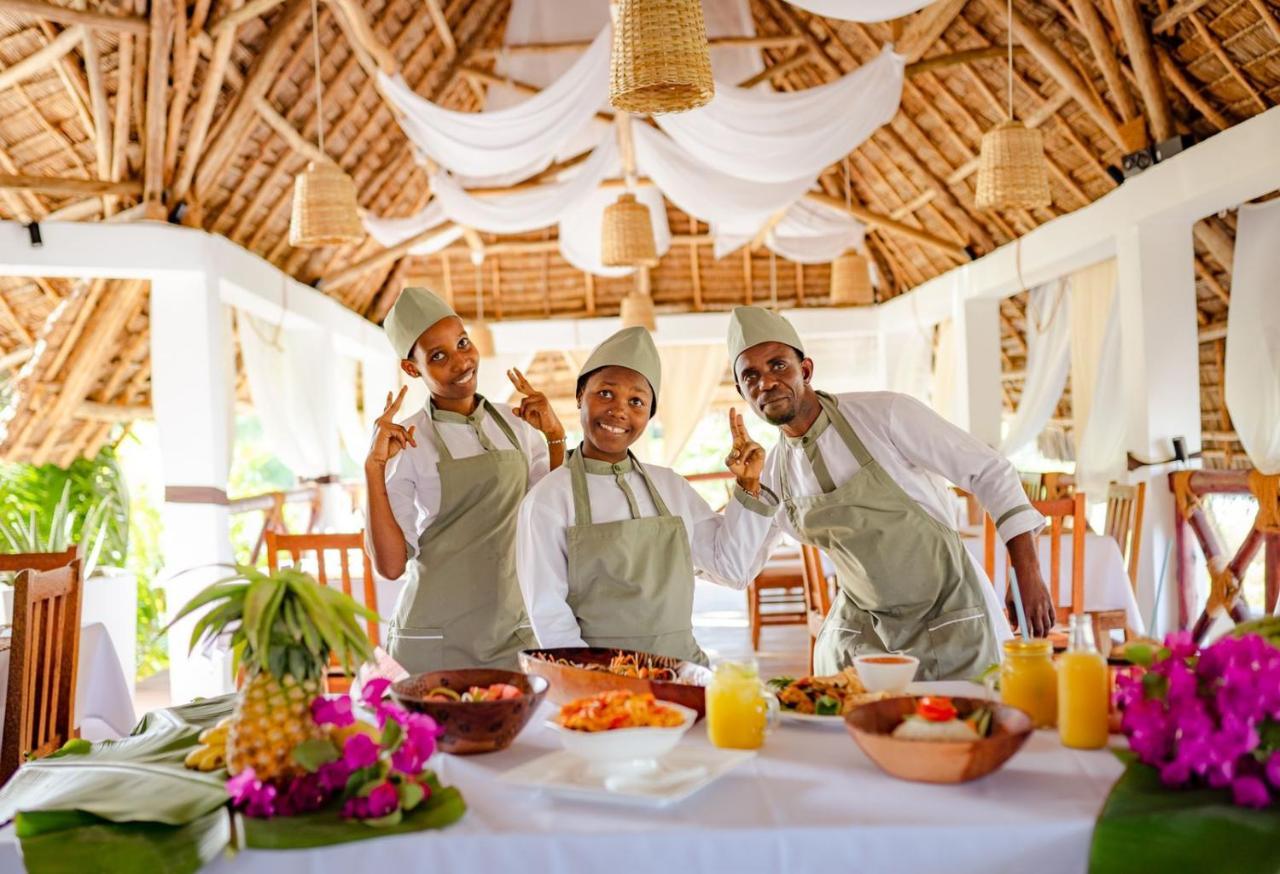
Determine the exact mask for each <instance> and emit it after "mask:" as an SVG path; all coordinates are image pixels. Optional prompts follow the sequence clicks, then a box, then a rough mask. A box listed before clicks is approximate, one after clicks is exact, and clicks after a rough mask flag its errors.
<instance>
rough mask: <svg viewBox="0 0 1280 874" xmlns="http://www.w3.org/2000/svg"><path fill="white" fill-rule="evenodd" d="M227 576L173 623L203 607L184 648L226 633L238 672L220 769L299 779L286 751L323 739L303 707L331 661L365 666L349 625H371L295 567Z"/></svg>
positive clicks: (362, 648)
mask: <svg viewBox="0 0 1280 874" xmlns="http://www.w3.org/2000/svg"><path fill="white" fill-rule="evenodd" d="M236 571H237V573H236V575H235V576H233V577H228V578H227V579H224V580H219V581H218V582H216V583H213V584H212V585H210V586H209V587H208V588H206V589H204V590H203V591H201V592H200V593H199V594H198V595H196V596H195V597H194V598H192V599H191V601H190V602H188V603H187V605H186V606H184V607H183V608H182V609H181V610H179V611H178V613H177V615H176V616H175V617H174V619H173V621H174V622H177V621H178V620H179V619H182V618H183V617H184V616H187V615H190V614H191V613H193V612H195V611H197V610H200V609H201V608H208V609H207V611H206V612H205V613H204V615H202V616H201V617H200V619H199V620H198V621H197V622H196V625H195V628H194V629H193V630H192V633H191V648H192V649H195V647H196V646H197V645H199V644H200V643H201V642H202V641H208V640H212V639H214V638H216V637H219V636H221V635H223V634H230V640H231V650H232V655H233V662H232V665H233V667H232V670H236V669H237V668H243V670H244V679H245V682H244V685H243V686H242V687H241V689H240V692H239V695H238V697H237V699H236V706H235V712H234V714H233V715H232V717H231V722H230V724H229V726H228V729H227V771H228V772H229V773H231V774H233V775H234V774H238V773H240V772H241V771H243V770H245V769H246V768H253V770H254V773H255V774H256V775H257V777H258V779H260V780H263V781H268V782H273V783H280V782H283V781H286V780H288V779H289V778H291V777H294V776H297V775H298V774H301V773H302V769H301V767H300V766H299V765H298V764H297V763H296V762H294V761H293V758H292V755H291V754H292V752H293V748H294V747H296V746H297V745H298V744H300V743H302V742H303V741H306V740H311V739H314V738H319V737H322V736H323V735H324V732H323V731H322V729H321V728H320V727H319V726H318V725H316V723H315V720H313V719H312V718H311V702H312V700H313V699H314V698H315V697H316V696H317V695H319V694H320V693H321V692H322V691H323V689H322V683H323V680H324V675H325V671H326V669H327V668H328V666H329V663H330V659H331V658H332V659H333V660H334V661H336V662H337V664H338V665H340V666H341V667H343V668H345V669H346V670H347V671H348V673H354V670H355V668H356V667H357V666H359V665H360V664H361V663H362V662H364V661H366V660H368V659H370V658H372V657H373V650H372V647H371V646H370V645H369V639H368V637H367V636H366V635H365V633H364V630H363V629H362V628H361V626H360V624H359V623H358V622H357V617H359V618H372V619H376V618H377V617H376V615H375V614H374V613H372V612H371V611H370V610H368V609H367V608H365V607H362V606H361V605H360V604H358V603H356V602H355V601H353V600H352V599H351V598H349V597H348V596H346V595H344V594H342V593H341V592H339V591H337V590H335V589H330V588H328V587H326V586H321V585H318V584H317V583H316V581H315V580H314V579H313V578H312V577H311V576H310V575H309V574H306V573H303V572H302V571H300V570H297V569H295V568H283V569H281V570H279V571H276V572H275V573H273V574H264V573H262V572H261V571H259V570H256V569H255V568H251V567H244V566H237V567H236ZM170 624H172V623H170Z"/></svg>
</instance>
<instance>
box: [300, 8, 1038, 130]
mask: <svg viewBox="0 0 1280 874" xmlns="http://www.w3.org/2000/svg"><path fill="white" fill-rule="evenodd" d="M311 2H312V3H314V2H315V0H311ZM1005 8H1006V12H1007V19H1006V21H1005V29H1006V30H1007V31H1008V40H1007V42H1008V49H1009V121H1013V0H1008V3H1006V4H1005Z"/></svg>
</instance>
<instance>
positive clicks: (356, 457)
mask: <svg viewBox="0 0 1280 874" xmlns="http://www.w3.org/2000/svg"><path fill="white" fill-rule="evenodd" d="M334 367H335V368H336V370H337V374H336V379H335V381H334V385H333V401H332V403H333V410H334V416H335V418H336V419H337V422H338V436H339V437H340V438H341V439H342V448H343V449H344V450H345V451H346V453H347V457H348V458H350V459H351V460H352V461H354V462H355V463H356V464H357V465H358V464H362V463H363V462H364V459H365V456H366V455H367V454H368V451H369V441H370V438H371V436H372V433H371V429H370V428H367V427H366V423H365V421H364V418H363V417H362V416H361V415H360V408H359V406H358V404H357V401H356V382H357V375H358V372H359V363H358V362H357V361H356V360H355V359H354V358H347V357H345V356H344V357H341V358H339V359H338V360H337V361H336V362H335V364H334Z"/></svg>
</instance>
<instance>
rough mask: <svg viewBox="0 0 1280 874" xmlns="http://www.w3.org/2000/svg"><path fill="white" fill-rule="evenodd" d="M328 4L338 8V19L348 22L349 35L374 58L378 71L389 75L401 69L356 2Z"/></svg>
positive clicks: (336, 0) (342, 0)
mask: <svg viewBox="0 0 1280 874" xmlns="http://www.w3.org/2000/svg"><path fill="white" fill-rule="evenodd" d="M328 2H329V3H330V5H332V6H334V7H336V9H337V11H338V18H339V19H340V20H344V21H346V23H347V26H348V27H350V28H351V30H350V34H349V35H350V38H351V39H352V40H353V41H354V43H355V45H356V46H358V47H359V48H360V49H361V50H363V51H365V52H367V53H368V54H369V56H370V57H371V58H373V60H374V62H375V63H376V64H377V69H379V70H381V71H382V72H383V73H386V74H388V75H390V74H392V73H395V72H396V71H397V70H399V69H400V63H399V62H398V61H397V60H396V57H395V55H393V54H391V51H390V50H389V49H388V48H387V47H386V46H384V45H383V44H382V42H381V40H379V39H378V37H377V36H376V35H375V34H374V32H373V28H371V27H370V26H369V22H368V20H367V19H366V18H365V17H364V12H363V11H362V10H361V9H360V8H359V7H358V6H357V5H356V3H355V0H328Z"/></svg>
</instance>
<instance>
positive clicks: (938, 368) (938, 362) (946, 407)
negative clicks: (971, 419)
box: [932, 319, 957, 423]
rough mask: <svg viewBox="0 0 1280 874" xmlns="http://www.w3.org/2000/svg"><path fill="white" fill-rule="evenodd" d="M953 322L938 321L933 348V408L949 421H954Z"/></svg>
mask: <svg viewBox="0 0 1280 874" xmlns="http://www.w3.org/2000/svg"><path fill="white" fill-rule="evenodd" d="M955 334H956V331H955V322H953V321H952V320H951V319H947V320H946V321H944V322H939V323H938V335H937V341H936V344H935V346H934V350H933V397H932V401H933V409H934V410H935V411H936V412H937V413H938V415H939V416H942V417H943V418H944V419H946V420H948V421H949V422H952V423H954V422H955V421H956V390H957V389H956V337H955Z"/></svg>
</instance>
